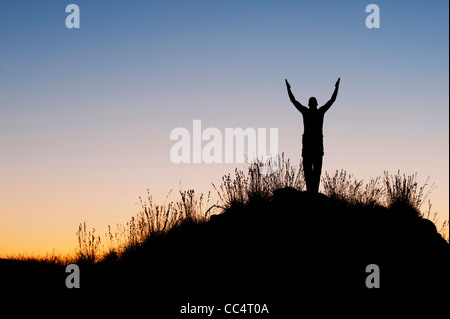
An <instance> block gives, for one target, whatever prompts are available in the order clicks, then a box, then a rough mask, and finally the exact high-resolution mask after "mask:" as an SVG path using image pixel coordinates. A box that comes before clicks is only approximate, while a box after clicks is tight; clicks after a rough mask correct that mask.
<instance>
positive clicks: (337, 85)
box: [334, 78, 341, 87]
mask: <svg viewBox="0 0 450 319" xmlns="http://www.w3.org/2000/svg"><path fill="white" fill-rule="evenodd" d="M339 82H341V78H339V79H338V80H337V81H336V84H335V85H334V86H335V87H339Z"/></svg>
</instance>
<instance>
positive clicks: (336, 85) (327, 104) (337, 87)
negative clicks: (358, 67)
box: [319, 78, 341, 113]
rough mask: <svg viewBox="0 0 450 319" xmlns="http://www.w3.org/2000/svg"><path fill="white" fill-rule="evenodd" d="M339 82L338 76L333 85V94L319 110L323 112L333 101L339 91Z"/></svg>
mask: <svg viewBox="0 0 450 319" xmlns="http://www.w3.org/2000/svg"><path fill="white" fill-rule="evenodd" d="M340 82H341V78H339V79H338V80H337V81H336V84H335V85H334V92H333V95H332V96H331V99H330V100H329V101H328V102H327V103H325V104H324V105H323V106H322V107H321V108H320V109H319V110H321V111H323V112H324V113H325V112H326V111H328V109H329V108H330V107H331V106H332V105H333V103H334V101H336V96H337V94H338V91H339V83H340Z"/></svg>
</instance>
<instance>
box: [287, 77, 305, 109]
mask: <svg viewBox="0 0 450 319" xmlns="http://www.w3.org/2000/svg"><path fill="white" fill-rule="evenodd" d="M285 81H286V88H287V91H288V95H289V99H290V100H291V102H292V104H294V106H295V107H296V108H297V110H299V111H300V112H301V113H303V111H304V110H306V109H307V108H306V107H304V106H303V105H301V103H300V102H299V101H297V100H296V99H295V97H294V94H292V91H291V85H290V84H289V82H288V80H286V79H285Z"/></svg>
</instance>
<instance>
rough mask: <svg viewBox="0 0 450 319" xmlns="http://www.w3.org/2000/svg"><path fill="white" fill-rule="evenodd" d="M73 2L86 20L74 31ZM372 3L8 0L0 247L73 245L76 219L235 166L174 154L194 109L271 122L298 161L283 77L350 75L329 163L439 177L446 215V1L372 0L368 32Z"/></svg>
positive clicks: (113, 218)
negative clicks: (373, 19) (375, 13)
mask: <svg viewBox="0 0 450 319" xmlns="http://www.w3.org/2000/svg"><path fill="white" fill-rule="evenodd" d="M69 3H76V4H78V5H79V7H80V11H81V28H80V29H67V28H66V27H65V18H66V16H67V15H68V14H67V13H65V7H66V5H67V4H69ZM369 3H372V2H364V1H314V2H311V1H225V0H221V1H94V0H89V1H72V2H71V1H2V2H1V3H0V39H1V44H2V45H1V51H0V52H1V53H0V55H1V59H0V74H1V76H0V115H1V116H0V152H1V156H0V165H1V166H0V176H2V179H1V180H0V190H1V191H2V195H0V202H2V204H1V205H0V225H1V226H0V233H2V235H0V252H1V251H2V250H3V251H11V250H13V251H16V250H17V251H45V250H51V249H52V248H54V247H56V248H57V249H60V250H62V251H64V250H65V249H66V250H67V249H68V248H67V247H68V246H70V245H71V243H73V244H75V242H74V239H75V238H74V236H73V232H74V230H76V227H77V225H78V223H79V222H82V221H84V220H86V221H87V222H88V224H89V223H92V224H93V225H94V226H97V227H98V228H101V227H106V225H107V224H111V225H113V224H115V223H116V222H121V221H126V220H127V219H128V218H129V217H130V216H132V215H133V214H135V213H137V211H138V209H139V208H138V207H136V205H135V203H136V201H137V197H138V196H139V195H142V194H145V190H146V188H150V190H151V192H152V193H154V194H155V197H157V198H164V194H166V193H167V192H168V191H169V190H170V189H171V188H174V189H177V187H179V182H180V181H181V182H182V185H183V187H184V188H190V187H195V188H196V190H198V191H200V192H207V191H209V190H211V187H210V182H217V181H220V177H221V176H222V174H224V173H227V172H232V171H233V170H234V166H232V165H220V164H211V165H206V164H199V165H191V166H187V165H175V164H173V163H172V162H171V161H170V158H169V151H170V147H171V146H172V145H173V142H172V141H170V140H169V134H170V131H171V130H172V129H174V128H176V127H186V128H188V129H191V126H192V120H193V119H201V120H202V124H203V125H204V127H208V126H212V127H217V128H219V129H223V128H225V127H244V128H245V127H254V128H257V127H266V128H269V127H277V128H278V129H279V150H280V151H284V152H285V153H286V154H287V156H288V157H290V158H291V159H292V160H293V161H294V162H296V161H297V159H298V158H299V157H300V136H301V133H302V129H303V127H302V121H301V116H300V114H299V113H298V112H297V111H296V110H295V108H294V107H293V106H292V105H291V104H290V102H289V100H288V97H287V94H286V90H285V87H284V79H285V78H288V79H289V81H290V82H291V85H292V90H293V92H294V94H295V96H296V97H297V99H298V100H299V101H301V102H304V103H306V102H307V100H308V98H309V97H310V96H316V97H317V99H318V101H319V104H320V103H325V102H326V101H327V100H328V99H329V98H330V96H331V94H332V92H333V89H334V83H335V81H336V79H337V78H338V77H341V79H342V80H341V89H340V92H339V96H338V99H337V101H336V103H335V105H333V107H332V109H330V111H329V112H328V113H327V115H326V119H325V127H324V134H325V158H324V170H328V171H330V172H333V171H334V170H336V169H346V170H347V171H349V172H352V173H354V174H355V175H356V176H357V177H360V178H366V179H367V178H369V177H370V176H379V175H382V173H383V170H386V169H387V170H390V171H391V172H396V171H397V169H401V170H402V171H404V172H405V173H407V174H412V173H414V172H416V171H417V172H418V174H419V177H421V178H422V179H423V180H424V179H426V177H427V176H428V175H430V180H431V181H433V182H435V183H436V184H437V186H438V189H437V190H435V191H434V192H433V196H432V200H433V203H434V207H435V208H436V210H437V211H439V213H440V214H441V215H442V219H443V218H448V182H449V172H448V164H449V161H448V154H449V149H448V142H449V135H448V127H449V126H448V118H449V113H448V111H449V98H448V96H449V95H448V86H449V80H448V68H449V65H448V63H449V62H448V61H449V51H448V48H449V43H448V36H449V34H448V23H449V21H448V2H447V1H434V2H433V3H432V5H431V4H430V3H429V2H427V1H413V2H411V1H376V2H374V3H376V4H377V5H378V6H379V8H380V18H381V28H380V29H370V30H369V29H367V28H366V26H365V19H366V16H367V13H365V7H366V5H367V4H369ZM67 203H71V204H70V205H68V204H67ZM37 225H38V226H37ZM2 228H4V229H3V232H2ZM36 228H39V229H40V233H39V232H37V231H35V229H36ZM25 233H27V234H30V235H27V236H25V235H24V234H25ZM43 234H45V236H43ZM62 237H63V238H64V240H59V238H62ZM37 238H39V239H37ZM57 239H58V240H57ZM58 241H60V242H61V244H58V243H57V242H58Z"/></svg>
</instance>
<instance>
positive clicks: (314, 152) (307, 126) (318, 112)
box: [285, 78, 341, 193]
mask: <svg viewBox="0 0 450 319" xmlns="http://www.w3.org/2000/svg"><path fill="white" fill-rule="evenodd" d="M285 81H286V87H287V90H288V94H289V98H290V100H291V102H292V103H293V104H294V105H295V107H296V108H297V110H299V111H300V113H302V115H303V126H304V132H303V138H302V144H303V148H302V157H303V172H304V174H305V180H306V189H307V190H308V192H311V193H317V192H318V191H319V184H320V174H321V171H322V159H323V154H324V153H323V117H324V115H325V112H326V111H328V109H329V108H330V107H331V105H333V103H334V101H335V100H336V96H337V93H338V90H339V82H340V81H341V78H339V79H338V80H337V81H336V84H335V89H334V92H333V95H332V96H331V99H330V100H329V101H328V102H327V103H325V104H324V105H323V106H322V107H320V108H317V100H316V98H315V97H311V98H310V99H309V102H308V106H309V109H308V108H307V107H305V106H303V105H302V104H301V103H300V102H298V101H297V100H296V99H295V97H294V94H292V91H291V85H290V84H289V82H288V80H285Z"/></svg>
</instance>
